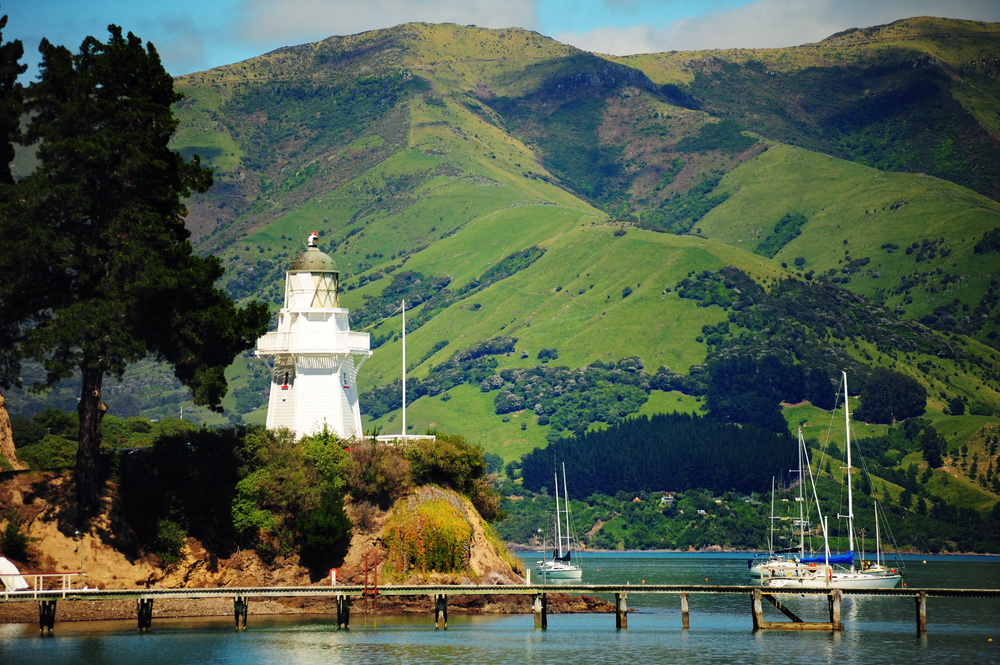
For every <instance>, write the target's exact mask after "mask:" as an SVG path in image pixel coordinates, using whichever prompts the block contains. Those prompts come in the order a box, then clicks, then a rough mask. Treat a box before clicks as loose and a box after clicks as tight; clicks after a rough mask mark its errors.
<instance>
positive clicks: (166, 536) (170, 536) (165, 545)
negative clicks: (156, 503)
mask: <svg viewBox="0 0 1000 665" xmlns="http://www.w3.org/2000/svg"><path fill="white" fill-rule="evenodd" d="M186 544H187V531H185V530H184V527H182V526H181V525H180V524H177V523H176V522H174V521H172V520H169V519H162V520H160V521H159V522H157V524H156V537H155V538H154V539H153V545H152V549H153V554H155V555H156V556H158V557H160V560H161V561H163V563H165V564H167V565H168V566H170V565H173V564H175V563H177V562H178V561H180V558H181V556H180V555H181V550H182V549H183V548H184V545H186Z"/></svg>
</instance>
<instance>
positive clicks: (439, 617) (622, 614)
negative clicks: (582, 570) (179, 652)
mask: <svg viewBox="0 0 1000 665" xmlns="http://www.w3.org/2000/svg"><path fill="white" fill-rule="evenodd" d="M550 593H561V594H592V595H598V594H604V595H608V596H613V597H614V599H615V601H614V606H615V611H614V614H615V628H617V629H618V630H625V629H627V628H628V604H627V600H628V595H629V594H633V595H638V594H643V595H645V594H653V595H664V594H666V595H676V596H678V597H679V600H680V608H681V625H682V628H685V629H687V628H690V611H689V607H688V599H689V597H690V595H691V594H706V595H730V596H732V595H742V596H746V597H747V598H748V599H749V600H750V610H751V616H752V618H753V629H754V630H793V631H803V630H813V631H815V630H823V631H840V630H843V629H844V624H843V623H842V622H841V620H840V617H841V613H840V607H841V601H842V599H843V597H844V596H880V597H891V598H900V597H903V598H913V599H914V602H915V604H916V631H917V634H918V635H921V634H923V633H924V632H926V630H927V599H928V598H994V599H1000V589H907V588H902V589H833V590H831V589H772V588H767V587H759V586H718V585H708V584H705V585H642V586H633V585H627V584H626V585H621V584H574V585H537V584H536V585H525V586H514V585H502V586H485V585H484V586H477V585H442V586H416V585H386V586H380V587H377V590H376V591H375V592H374V594H375V595H376V597H377V596H411V597H412V596H429V597H430V598H431V599H432V601H433V608H434V624H435V626H436V627H437V628H438V629H441V630H444V629H447V627H448V597H449V596H472V595H519V596H529V597H531V598H532V608H533V612H534V618H535V627H536V628H540V629H545V628H547V627H548V599H547V595H548V594H550ZM372 595H373V590H372V588H371V587H366V586H363V585H358V586H308V587H239V588H215V589H114V590H101V589H68V588H65V586H64V587H63V588H61V589H49V590H41V589H28V590H26V591H17V592H0V603H3V602H36V603H38V620H39V628H40V630H41V631H42V632H43V633H44V632H45V631H46V630H48V631H49V632H51V631H52V628H53V625H54V623H55V616H56V603H57V602H58V601H66V602H81V601H96V600H122V599H134V600H135V601H136V616H137V619H138V629H139V630H140V631H143V630H149V629H150V628H151V627H152V621H153V603H154V602H155V601H156V600H158V599H167V598H169V599H191V600H194V599H204V598H232V599H233V614H234V616H235V618H236V628H237V630H243V629H246V627H247V608H248V607H249V604H250V601H251V599H255V598H256V599H262V598H332V599H334V600H335V601H336V608H337V626H338V627H339V628H342V629H347V628H349V627H350V623H351V619H350V614H351V599H352V598H358V599H363V600H364V599H366V598H370V597H371V596H372ZM790 595H792V596H812V595H822V596H826V598H827V600H828V602H829V621H820V622H810V621H804V620H803V619H801V618H799V617H798V616H796V615H795V613H794V612H792V611H791V610H790V609H788V608H787V607H785V605H784V604H783V603H781V601H780V600H779V598H780V597H781V596H790ZM765 600H766V601H768V602H769V603H771V604H772V605H774V606H775V607H776V608H777V609H778V610H779V611H780V612H781V613H782V614H784V615H785V616H787V617H788V618H789V621H765V620H764V612H763V602H762V601H765Z"/></svg>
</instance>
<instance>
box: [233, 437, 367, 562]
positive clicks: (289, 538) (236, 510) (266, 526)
mask: <svg viewBox="0 0 1000 665" xmlns="http://www.w3.org/2000/svg"><path fill="white" fill-rule="evenodd" d="M240 459H241V462H242V464H241V468H240V479H239V482H238V483H237V484H236V488H235V490H236V492H235V496H234V498H233V501H232V517H233V525H234V526H235V528H236V530H237V532H238V533H239V534H240V535H242V536H243V537H244V538H248V539H249V540H250V542H253V543H259V544H261V545H263V546H264V547H265V548H266V549H270V550H272V551H275V552H281V553H284V554H288V553H289V552H290V550H291V549H293V548H294V546H295V542H296V540H300V539H301V540H302V541H304V543H305V544H306V545H308V546H311V547H316V548H326V547H329V546H331V545H332V544H333V543H336V542H340V541H342V540H343V539H344V538H346V537H347V536H348V534H349V522H348V521H347V518H346V515H345V514H344V511H343V496H344V492H345V489H346V483H345V480H344V479H345V478H347V477H348V474H349V471H348V469H349V461H348V455H347V453H346V452H345V451H344V449H343V442H342V441H341V440H340V439H338V438H337V436H336V435H335V434H333V433H331V432H329V431H328V430H326V429H325V428H324V430H323V431H322V432H321V433H319V434H316V435H314V436H311V437H304V438H303V439H302V440H300V441H296V440H295V436H294V434H293V433H291V432H289V431H288V430H279V431H277V432H275V431H273V430H265V429H257V430H251V431H248V432H247V434H246V436H245V438H244V442H243V447H242V449H241V450H240Z"/></svg>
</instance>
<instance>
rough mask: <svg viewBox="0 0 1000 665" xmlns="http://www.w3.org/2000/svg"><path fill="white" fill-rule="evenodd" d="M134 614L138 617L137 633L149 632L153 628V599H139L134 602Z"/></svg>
mask: <svg viewBox="0 0 1000 665" xmlns="http://www.w3.org/2000/svg"><path fill="white" fill-rule="evenodd" d="M135 605H136V608H135V609H136V614H137V615H138V617H139V632H140V633H141V632H142V631H144V630H145V631H147V632H148V631H149V629H150V628H152V626H153V599H152V598H149V599H146V598H140V599H139V600H137V601H135Z"/></svg>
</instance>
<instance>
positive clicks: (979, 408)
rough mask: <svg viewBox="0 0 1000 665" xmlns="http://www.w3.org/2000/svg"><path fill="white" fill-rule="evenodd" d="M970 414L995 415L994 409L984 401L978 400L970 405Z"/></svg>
mask: <svg viewBox="0 0 1000 665" xmlns="http://www.w3.org/2000/svg"><path fill="white" fill-rule="evenodd" d="M969 415H973V416H992V415H993V409H991V408H990V407H988V406H986V405H985V404H983V403H982V402H976V403H975V404H973V405H972V406H970V407H969Z"/></svg>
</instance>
